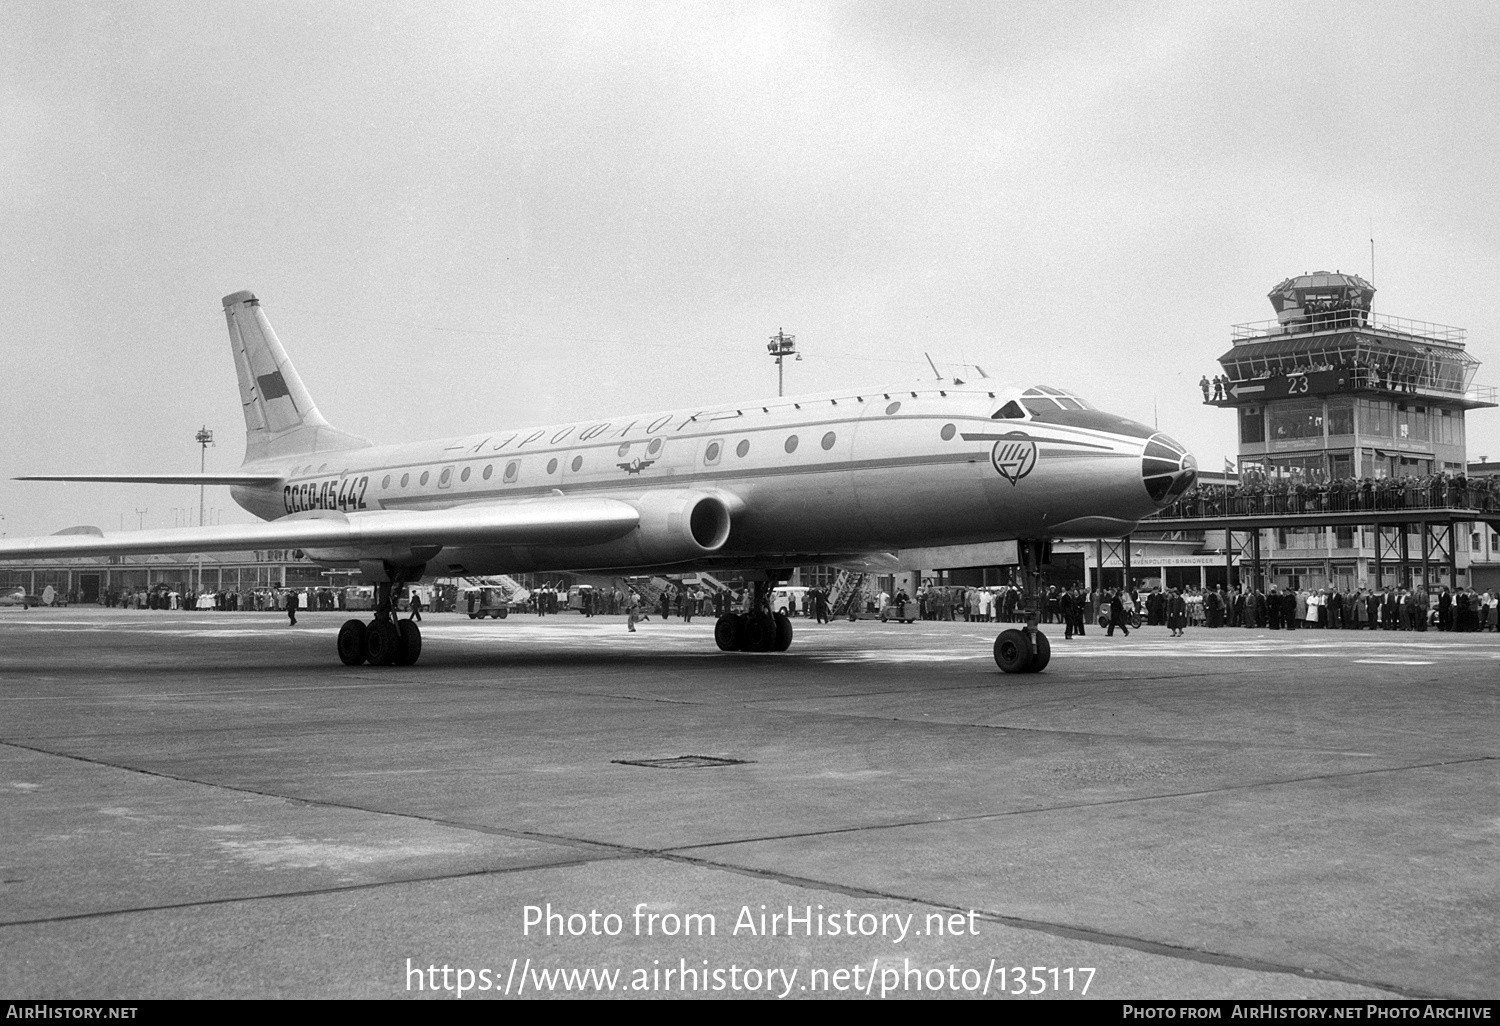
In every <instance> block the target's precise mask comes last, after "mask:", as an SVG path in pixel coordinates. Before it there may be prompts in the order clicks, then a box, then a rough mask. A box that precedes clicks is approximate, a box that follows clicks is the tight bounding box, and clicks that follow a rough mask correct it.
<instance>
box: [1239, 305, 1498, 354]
mask: <svg viewBox="0 0 1500 1026" xmlns="http://www.w3.org/2000/svg"><path fill="white" fill-rule="evenodd" d="M1360 330H1362V331H1370V332H1373V333H1375V334H1378V335H1389V336H1395V337H1397V338H1401V339H1405V340H1416V341H1423V342H1441V343H1443V344H1445V345H1450V346H1459V347H1462V346H1463V344H1464V340H1465V339H1466V338H1467V337H1468V334H1469V333H1468V332H1467V331H1466V330H1465V329H1463V328H1455V327H1453V326H1452V325H1449V324H1434V323H1433V322H1431V321H1418V320H1413V319H1412V318H1410V317H1392V316H1391V315H1390V314H1380V313H1366V312H1365V311H1363V310H1333V311H1328V312H1323V313H1309V314H1307V315H1305V318H1304V319H1303V320H1297V321H1287V322H1286V323H1282V322H1281V321H1279V320H1276V319H1272V320H1268V321H1249V322H1247V323H1245V324H1234V325H1231V326H1230V329H1229V334H1230V338H1231V340H1232V341H1233V342H1234V344H1235V345H1246V344H1248V343H1251V342H1266V341H1270V340H1272V339H1283V338H1288V337H1291V336H1298V335H1313V334H1318V333H1320V332H1328V331H1360Z"/></svg>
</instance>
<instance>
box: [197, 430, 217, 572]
mask: <svg viewBox="0 0 1500 1026" xmlns="http://www.w3.org/2000/svg"><path fill="white" fill-rule="evenodd" d="M193 440H194V441H196V442H197V443H198V446H199V449H198V473H199V474H200V475H201V474H202V473H203V469H204V467H205V466H206V465H207V463H208V447H209V446H210V445H213V444H214V433H213V432H212V431H210V430H209V429H208V425H207V424H205V425H203V426H202V427H201V428H199V429H198V433H197V434H196V435H194V436H193ZM198 526H199V527H202V526H203V484H202V483H201V482H200V483H199V485H198ZM198 590H199V591H200V592H201V591H202V590H203V557H202V556H201V555H200V556H199V557H198Z"/></svg>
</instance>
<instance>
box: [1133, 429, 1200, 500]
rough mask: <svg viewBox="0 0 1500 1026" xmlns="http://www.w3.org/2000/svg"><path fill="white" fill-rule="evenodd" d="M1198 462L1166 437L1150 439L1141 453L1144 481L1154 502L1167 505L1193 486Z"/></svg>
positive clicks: (1160, 435) (1152, 437)
mask: <svg viewBox="0 0 1500 1026" xmlns="http://www.w3.org/2000/svg"><path fill="white" fill-rule="evenodd" d="M1197 479H1198V461H1197V460H1195V459H1194V458H1193V454H1192V453H1190V452H1188V451H1187V447H1186V446H1184V445H1182V444H1181V443H1180V442H1177V441H1175V440H1174V439H1172V438H1170V437H1168V436H1167V435H1163V434H1155V435H1152V436H1151V437H1150V438H1148V439H1147V440H1146V448H1145V451H1144V452H1142V453H1141V481H1142V482H1143V483H1144V484H1145V486H1146V494H1147V495H1149V496H1151V501H1153V502H1156V503H1160V504H1161V505H1163V506H1165V505H1166V504H1167V503H1169V502H1171V501H1172V500H1173V499H1175V498H1177V497H1178V496H1179V495H1181V494H1182V493H1183V492H1185V491H1187V490H1188V489H1189V488H1191V487H1192V486H1193V482H1194V481H1196V480H1197Z"/></svg>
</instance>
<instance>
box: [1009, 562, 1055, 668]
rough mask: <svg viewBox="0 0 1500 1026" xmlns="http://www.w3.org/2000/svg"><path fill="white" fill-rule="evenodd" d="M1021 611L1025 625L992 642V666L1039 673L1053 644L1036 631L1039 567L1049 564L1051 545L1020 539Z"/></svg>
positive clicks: (1040, 572)
mask: <svg viewBox="0 0 1500 1026" xmlns="http://www.w3.org/2000/svg"><path fill="white" fill-rule="evenodd" d="M1016 548H1017V550H1019V553H1020V557H1021V571H1022V585H1021V587H1022V591H1023V594H1022V607H1021V608H1022V611H1023V614H1024V616H1025V618H1026V620H1025V626H1024V627H1021V628H1019V629H1017V628H1012V629H1010V630H1006V631H1001V632H1000V636H999V637H998V638H996V639H995V665H997V666H999V667H1000V669H1002V670H1004V671H1005V672H1006V673H1040V672H1041V671H1042V670H1045V669H1046V668H1047V663H1049V662H1050V661H1051V660H1052V643H1051V642H1050V641H1048V640H1047V635H1045V634H1043V633H1042V632H1041V631H1039V630H1037V623H1038V621H1040V620H1041V604H1042V601H1043V599H1042V567H1043V566H1046V565H1048V564H1050V563H1051V562H1052V542H1050V541H1045V540H1043V541H1037V540H1027V539H1024V538H1023V539H1021V540H1019V541H1017V542H1016Z"/></svg>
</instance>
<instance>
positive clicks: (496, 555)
mask: <svg viewBox="0 0 1500 1026" xmlns="http://www.w3.org/2000/svg"><path fill="white" fill-rule="evenodd" d="M619 501H620V502H622V503H625V504H627V505H630V506H633V507H634V508H635V510H636V513H637V514H638V515H639V517H640V519H639V521H638V523H637V525H636V527H635V529H634V530H631V531H629V532H627V533H625V534H623V535H622V536H621V537H618V538H615V539H613V540H610V541H604V542H598V543H594V544H587V543H585V544H572V545H568V544H555V545H554V544H547V543H539V544H535V545H495V546H456V547H453V548H445V549H444V550H443V551H442V553H441V554H439V555H438V557H437V558H436V559H435V560H434V561H433V563H432V564H431V565H430V566H429V570H430V571H431V572H433V573H449V574H488V573H526V572H535V571H548V570H598V571H606V570H629V569H631V568H635V567H655V566H669V565H671V564H674V563H686V562H689V561H691V560H694V559H701V558H703V557H704V556H709V555H712V554H713V553H715V552H718V551H719V550H720V549H722V548H723V547H724V545H725V543H726V542H728V541H729V529H730V526H731V520H732V513H731V511H732V510H733V508H734V504H735V502H736V499H735V497H734V496H733V495H728V494H725V493H719V492H711V491H703V490H698V489H688V488H683V489H671V490H662V491H652V492H645V493H643V494H641V495H639V496H633V497H625V496H621V497H620V498H619Z"/></svg>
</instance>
